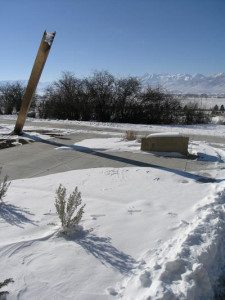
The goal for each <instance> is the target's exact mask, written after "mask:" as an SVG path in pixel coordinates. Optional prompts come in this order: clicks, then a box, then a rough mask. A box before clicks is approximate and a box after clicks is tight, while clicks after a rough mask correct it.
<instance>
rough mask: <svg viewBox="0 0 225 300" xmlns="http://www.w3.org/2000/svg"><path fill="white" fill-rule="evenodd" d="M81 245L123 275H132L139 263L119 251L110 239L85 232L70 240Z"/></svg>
mask: <svg viewBox="0 0 225 300" xmlns="http://www.w3.org/2000/svg"><path fill="white" fill-rule="evenodd" d="M69 239H70V240H73V241H74V242H75V243H77V244H79V245H80V246H81V247H82V248H83V249H84V250H85V251H86V252H87V253H88V254H92V255H93V256H94V257H96V258H97V259H98V260H99V261H100V262H101V263H102V264H103V265H105V266H111V267H112V268H113V269H116V270H117V271H119V272H120V273H121V274H128V273H131V272H132V270H133V269H135V267H137V264H138V262H137V261H136V260H135V259H134V258H132V257H131V256H130V255H128V254H126V253H124V252H122V251H120V250H118V249H117V248H115V247H114V246H113V245H112V244H111V239H110V238H109V237H99V236H97V235H95V234H92V233H86V232H85V231H81V232H78V233H76V234H75V235H74V237H73V238H69Z"/></svg>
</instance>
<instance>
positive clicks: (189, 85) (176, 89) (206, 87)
mask: <svg viewBox="0 0 225 300" xmlns="http://www.w3.org/2000/svg"><path fill="white" fill-rule="evenodd" d="M141 80H142V82H143V84H144V85H146V86H147V85H149V86H151V87H157V86H161V87H162V88H164V89H166V90H168V91H170V92H173V93H181V94H209V95H210V94H211V95H212V94H217V95H221V94H225V73H219V74H215V75H209V76H206V75H203V74H195V75H190V74H168V73H165V74H152V75H151V74H145V75H144V76H142V77H141ZM20 81H21V82H23V83H24V84H26V83H27V81H26V80H20ZM6 82H15V81H13V80H11V81H7V80H5V81H0V85H1V84H4V83H6ZM49 84H50V82H39V84H38V92H39V93H43V90H44V89H45V88H46V87H47V86H48V85H49Z"/></svg>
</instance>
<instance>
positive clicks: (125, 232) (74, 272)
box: [0, 168, 225, 299]
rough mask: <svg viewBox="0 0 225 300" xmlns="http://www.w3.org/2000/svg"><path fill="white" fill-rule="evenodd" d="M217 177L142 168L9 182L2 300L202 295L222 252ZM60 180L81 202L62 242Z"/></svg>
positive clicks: (0, 251) (2, 237) (1, 251)
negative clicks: (79, 218)
mask: <svg viewBox="0 0 225 300" xmlns="http://www.w3.org/2000/svg"><path fill="white" fill-rule="evenodd" d="M219 182H220V180H218V183H204V184H202V183H200V182H198V181H197V180H196V177H195V176H191V175H190V174H188V173H187V174H186V173H185V172H184V173H183V174H182V173H181V174H176V172H170V171H168V172H167V171H163V170H155V169H151V168H119V169H116V168H115V169H114V168H110V169H109V168H99V169H89V170H76V171H70V172H65V173H60V174H54V175H50V176H45V177H39V178H35V179H24V180H15V181H13V182H12V185H11V187H10V189H9V192H8V195H7V196H6V198H5V202H4V203H2V204H1V209H0V217H1V223H0V228H1V230H0V241H1V242H0V265H1V268H2V270H4V277H5V278H6V277H13V279H14V281H15V283H14V284H11V285H10V286H9V291H10V297H9V299H15V298H16V297H17V298H19V299H74V296H75V298H76V299H111V298H113V297H116V298H118V297H119V298H120V297H122V298H123V299H147V298H148V297H149V296H151V297H153V298H152V299H177V298H176V297H179V299H203V298H198V297H200V296H201V297H203V296H204V297H206V298H204V299H210V295H211V294H212V292H213V284H214V280H215V279H216V276H217V274H218V271H219V270H220V267H221V261H222V259H223V258H224V257H223V254H224V252H223V248H224V245H223V244H222V240H221V234H222V231H223V230H224V224H223V222H224V221H223V210H221V208H222V207H223V202H224V186H225V185H224V184H223V183H219ZM60 183H62V184H63V185H64V186H66V187H67V188H68V191H72V190H73V188H74V187H75V186H78V187H79V189H80V191H81V192H82V198H83V202H84V203H86V208H85V214H84V218H83V222H82V224H81V225H82V227H83V228H82V229H81V230H80V231H79V232H77V233H74V235H72V236H71V237H70V238H68V239H65V238H64V237H63V236H60V235H59V234H57V232H58V230H59V228H60V224H59V220H58V218H57V216H56V213H55V208H54V192H55V190H56V188H57V187H58V185H59V184H60ZM6 232H7V234H6ZM220 259H221V260H220ZM2 279H3V278H2ZM206 283H207V289H206V288H205V287H204V289H203V286H205V284H206ZM165 295H167V296H165ZM168 295H170V298H165V297H168ZM188 295H189V296H188ZM190 295H195V296H194V297H192V296H190ZM187 296H188V297H187ZM207 297H208V298H207ZM149 299H150V298H149Z"/></svg>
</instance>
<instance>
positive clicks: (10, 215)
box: [0, 202, 37, 228]
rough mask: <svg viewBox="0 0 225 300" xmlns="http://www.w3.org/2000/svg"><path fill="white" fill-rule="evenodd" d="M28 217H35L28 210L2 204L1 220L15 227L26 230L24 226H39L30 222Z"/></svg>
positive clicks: (0, 207) (0, 209) (0, 210)
mask: <svg viewBox="0 0 225 300" xmlns="http://www.w3.org/2000/svg"><path fill="white" fill-rule="evenodd" d="M26 215H29V216H33V215H34V214H32V213H31V212H29V210H27V209H26V208H21V207H18V206H16V205H13V204H8V203H5V202H1V203H0V219H3V220H4V221H5V222H7V223H9V224H10V225H15V226H17V227H20V228H24V227H23V224H25V223H31V224H32V225H35V226H37V225H36V224H35V223H34V222H33V221H32V220H30V219H29V218H28V217H27V216H26Z"/></svg>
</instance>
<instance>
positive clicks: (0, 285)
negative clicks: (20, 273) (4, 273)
mask: <svg viewBox="0 0 225 300" xmlns="http://www.w3.org/2000/svg"><path fill="white" fill-rule="evenodd" d="M12 282H14V281H13V279H12V278H8V279H5V280H4V281H3V282H0V289H2V288H3V287H6V286H7V285H8V284H9V283H12ZM8 294H9V292H8V291H0V299H6V295H8Z"/></svg>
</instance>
